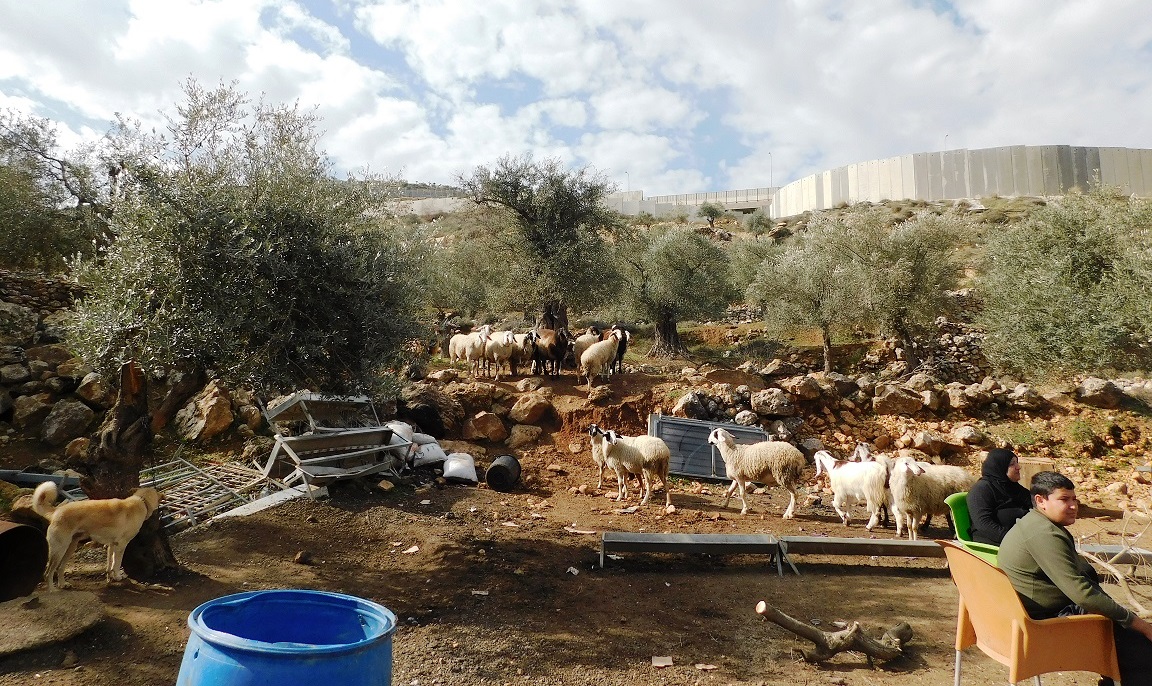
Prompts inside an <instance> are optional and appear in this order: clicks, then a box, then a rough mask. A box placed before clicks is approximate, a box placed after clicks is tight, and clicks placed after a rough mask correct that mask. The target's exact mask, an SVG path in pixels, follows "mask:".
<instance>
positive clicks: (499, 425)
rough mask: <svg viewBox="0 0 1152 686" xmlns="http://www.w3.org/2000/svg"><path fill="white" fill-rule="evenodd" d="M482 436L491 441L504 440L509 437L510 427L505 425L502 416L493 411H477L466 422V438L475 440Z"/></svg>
mask: <svg viewBox="0 0 1152 686" xmlns="http://www.w3.org/2000/svg"><path fill="white" fill-rule="evenodd" d="M480 438H482V439H486V440H489V441H502V440H504V439H505V438H508V428H507V427H505V426H504V422H503V421H501V420H500V417H498V416H496V415H494V414H492V413H491V412H477V413H476V414H475V415H474V416H473V417H471V418H470V419H469V420H468V421H466V422H464V439H465V440H468V441H474V440H476V439H480Z"/></svg>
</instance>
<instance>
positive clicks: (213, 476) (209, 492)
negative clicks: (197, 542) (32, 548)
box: [64, 456, 269, 532]
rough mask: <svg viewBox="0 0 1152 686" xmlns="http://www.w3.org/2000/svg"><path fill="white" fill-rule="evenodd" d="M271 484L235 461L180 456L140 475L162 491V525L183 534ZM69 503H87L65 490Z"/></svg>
mask: <svg viewBox="0 0 1152 686" xmlns="http://www.w3.org/2000/svg"><path fill="white" fill-rule="evenodd" d="M268 484H269V481H268V479H266V478H265V477H264V475H263V474H261V473H260V471H259V470H256V469H252V468H250V467H246V466H244V465H241V464H237V463H235V462H220V463H214V464H208V465H204V466H203V467H198V466H196V465H194V464H192V463H191V462H188V461H187V460H185V459H183V458H181V457H179V456H177V457H174V458H173V459H172V460H171V461H170V462H165V463H163V464H159V465H155V466H152V467H148V468H146V469H144V470H141V472H140V485H141V486H151V487H152V488H155V489H156V490H157V491H159V492H160V523H161V524H162V525H163V526H164V528H165V529H167V530H168V531H169V532H175V531H180V530H181V529H185V528H187V527H189V526H193V525H195V524H198V523H200V522H202V521H206V520H207V519H210V518H212V517H213V516H215V515H217V514H220V513H221V512H224V511H227V510H230V509H232V508H234V507H239V506H240V505H244V504H245V503H247V502H248V501H250V500H252V499H254V498H255V497H258V496H260V495H261V492H262V491H263V490H264V489H265V488H266V487H267V486H268ZM64 497H65V498H68V499H69V500H84V499H85V498H86V497H87V496H85V495H84V492H83V491H82V490H80V488H79V487H77V488H71V489H66V490H64Z"/></svg>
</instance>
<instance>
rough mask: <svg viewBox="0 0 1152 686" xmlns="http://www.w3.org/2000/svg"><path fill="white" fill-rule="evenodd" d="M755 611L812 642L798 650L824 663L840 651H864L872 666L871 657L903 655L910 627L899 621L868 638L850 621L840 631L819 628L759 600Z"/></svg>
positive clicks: (858, 623) (812, 660)
mask: <svg viewBox="0 0 1152 686" xmlns="http://www.w3.org/2000/svg"><path fill="white" fill-rule="evenodd" d="M756 613H757V614H759V615H761V616H762V617H764V619H767V620H768V621H770V622H772V623H773V624H776V625H777V626H780V627H783V628H785V629H787V630H788V631H791V632H792V633H794V634H796V635H797V636H800V637H801V638H806V639H808V640H809V641H812V643H814V644H815V646H816V647H815V649H814V650H811V651H806V650H801V651H800V654H801V655H802V656H803V657H804V661H805V662H811V663H817V662H824V661H826V660H829V659H831V658H832V657H833V656H835V655H836V654H837V653H842V652H844V651H853V652H858V653H864V654H865V655H866V656H868V664H869V665H872V660H873V659H876V660H880V661H882V662H887V661H889V660H895V659H896V658H898V657H904V644H906V643H908V642H909V641H911V640H912V627H910V626H909V625H908V623H907V622H900V623H899V624H897V625H896V626H894V627H892V628H891V629H888V630H887V631H885V632H884V635H883V636H881V637H880V638H872V637H871V636H868V635H867V634H865V633H864V627H863V626H861V625H860V622H852V623H851V624H849V625H848V626H847V627H846V628H844V629H841V630H840V631H821V630H820V629H817V628H816V627H814V626H812V625H811V624H807V623H805V622H801V621H800V620H798V619H795V618H793V617H789V616H788V615H786V614H784V613H783V612H781V611H780V610H778V609H776V608H774V607H772V606H771V605H769V604H768V603H766V602H764V601H763V600H761V601H760V602H758V603H756Z"/></svg>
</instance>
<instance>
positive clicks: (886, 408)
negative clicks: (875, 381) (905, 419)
mask: <svg viewBox="0 0 1152 686" xmlns="http://www.w3.org/2000/svg"><path fill="white" fill-rule="evenodd" d="M923 406H924V399H923V398H921V397H920V394H919V393H917V392H916V391H913V390H912V389H910V388H904V387H903V386H895V385H892V384H880V385H878V386H876V395H875V396H874V397H873V398H872V410H873V411H874V412H875V413H876V414H915V413H916V412H917V411H918V410H919V409H920V408H921V407H923Z"/></svg>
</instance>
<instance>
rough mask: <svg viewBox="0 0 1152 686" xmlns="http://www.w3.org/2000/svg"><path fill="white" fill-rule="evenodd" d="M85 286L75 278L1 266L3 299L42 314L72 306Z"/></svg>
mask: <svg viewBox="0 0 1152 686" xmlns="http://www.w3.org/2000/svg"><path fill="white" fill-rule="evenodd" d="M81 292H82V289H81V288H80V286H79V285H78V284H77V283H76V282H75V281H72V280H71V279H67V278H64V277H51V276H45V275H43V274H17V273H14V272H10V271H8V270H6V269H0V301H2V302H5V303H8V304H9V305H18V306H20V307H24V308H27V309H29V310H33V311H36V312H40V313H44V314H47V313H50V312H59V311H60V310H66V309H68V308H69V307H71V306H72V301H73V300H75V299H76V297H77V296H79V295H80V293H81Z"/></svg>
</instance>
